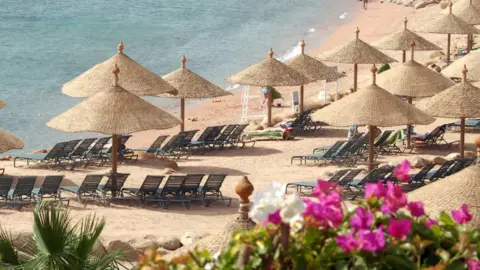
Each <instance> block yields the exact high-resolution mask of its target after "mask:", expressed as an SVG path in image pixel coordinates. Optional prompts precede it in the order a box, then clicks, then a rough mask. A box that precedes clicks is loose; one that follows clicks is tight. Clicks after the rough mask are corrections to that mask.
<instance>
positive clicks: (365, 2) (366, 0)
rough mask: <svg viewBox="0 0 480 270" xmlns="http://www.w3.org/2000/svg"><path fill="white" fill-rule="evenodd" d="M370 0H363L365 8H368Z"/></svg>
mask: <svg viewBox="0 0 480 270" xmlns="http://www.w3.org/2000/svg"><path fill="white" fill-rule="evenodd" d="M367 4H368V0H363V9H365V10H367Z"/></svg>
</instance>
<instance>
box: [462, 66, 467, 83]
mask: <svg viewBox="0 0 480 270" xmlns="http://www.w3.org/2000/svg"><path fill="white" fill-rule="evenodd" d="M467 72H468V69H467V65H463V70H462V73H463V82H464V83H466V82H467Z"/></svg>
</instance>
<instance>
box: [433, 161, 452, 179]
mask: <svg viewBox="0 0 480 270" xmlns="http://www.w3.org/2000/svg"><path fill="white" fill-rule="evenodd" d="M453 163H455V160H447V162H445V163H443V165H441V166H440V168H438V170H436V171H433V172H431V173H429V174H428V175H427V177H426V179H428V180H430V181H432V182H433V181H437V180H438V179H440V178H443V177H444V176H445V173H446V172H447V171H448V169H449V168H450V166H452V165H453Z"/></svg>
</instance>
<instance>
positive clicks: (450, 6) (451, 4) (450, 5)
mask: <svg viewBox="0 0 480 270" xmlns="http://www.w3.org/2000/svg"><path fill="white" fill-rule="evenodd" d="M448 6H449V9H450V14H452V7H453V3H452V1H450V4H449V5H448Z"/></svg>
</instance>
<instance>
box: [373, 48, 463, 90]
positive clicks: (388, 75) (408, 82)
mask: <svg viewBox="0 0 480 270" xmlns="http://www.w3.org/2000/svg"><path fill="white" fill-rule="evenodd" d="M410 48H411V59H410V60H409V61H407V62H405V63H403V64H401V65H398V66H396V67H394V68H392V69H389V70H386V71H384V72H382V73H381V74H379V75H378V85H379V86H380V87H382V88H384V89H386V90H387V91H388V92H390V93H392V94H394V95H397V96H404V97H412V98H417V97H431V96H433V95H435V94H438V93H440V92H441V91H443V90H445V89H447V88H448V87H451V86H454V85H455V83H454V82H453V81H452V80H450V79H448V78H447V77H445V76H444V75H442V74H441V73H438V72H436V71H434V70H431V69H429V68H427V67H425V66H423V65H421V64H419V63H418V62H416V61H415V60H414V59H413V58H414V57H413V55H414V49H415V48H416V42H412V43H411V44H410Z"/></svg>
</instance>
